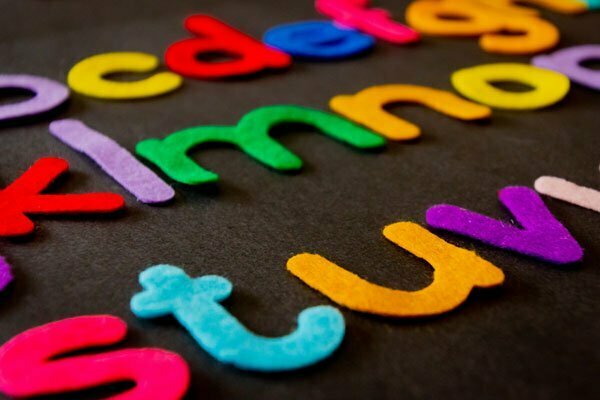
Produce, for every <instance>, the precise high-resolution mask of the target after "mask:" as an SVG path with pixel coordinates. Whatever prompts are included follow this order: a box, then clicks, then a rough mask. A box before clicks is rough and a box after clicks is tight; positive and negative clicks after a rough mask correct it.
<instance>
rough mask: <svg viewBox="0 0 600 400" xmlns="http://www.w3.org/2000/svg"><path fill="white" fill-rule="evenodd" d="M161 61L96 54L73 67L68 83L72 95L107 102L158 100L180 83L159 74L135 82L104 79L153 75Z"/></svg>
mask: <svg viewBox="0 0 600 400" xmlns="http://www.w3.org/2000/svg"><path fill="white" fill-rule="evenodd" d="M159 63H160V61H159V59H158V57H156V56H153V55H152V54H147V53H138V52H125V51H124V52H115V53H104V54H96V55H94V56H91V57H88V58H86V59H85V60H82V61H80V62H78V63H77V64H75V65H74V66H73V68H71V70H70V71H69V75H68V76H67V82H68V83H69V87H70V88H71V89H73V90H74V91H76V92H78V93H81V94H84V95H86V96H90V97H97V98H99V99H108V100H132V99H144V98H148V97H154V96H160V95H163V94H165V93H169V92H172V91H174V90H176V89H178V88H179V87H180V86H181V84H182V83H183V79H182V78H181V77H180V76H179V75H177V74H174V73H172V72H159V73H156V74H154V75H152V76H151V77H148V78H146V79H141V80H138V81H135V82H119V81H112V80H109V79H107V78H105V76H106V75H109V74H114V73H117V72H130V73H134V72H152V71H154V70H155V69H156V68H157V67H158V65H159Z"/></svg>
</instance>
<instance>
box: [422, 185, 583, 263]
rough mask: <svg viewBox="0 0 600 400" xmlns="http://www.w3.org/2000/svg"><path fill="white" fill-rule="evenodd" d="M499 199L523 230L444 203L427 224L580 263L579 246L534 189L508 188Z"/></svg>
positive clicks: (548, 257) (558, 260) (547, 257)
mask: <svg viewBox="0 0 600 400" xmlns="http://www.w3.org/2000/svg"><path fill="white" fill-rule="evenodd" d="M498 198H499V199H500V202H501V203H502V204H503V205H504V207H506V208H507V209H508V211H510V213H511V214H512V215H513V216H514V218H515V220H516V221H517V223H518V224H519V225H520V226H521V227H522V228H519V227H516V226H513V225H512V224H508V223H505V222H502V221H498V220H496V219H493V218H490V217H486V216H485V215H481V214H478V213H476V212H473V211H469V210H466V209H463V208H459V207H456V206H452V205H447V204H441V205H436V206H433V207H431V208H430V209H429V210H427V223H428V224H429V225H431V226H432V227H434V228H438V229H444V230H447V231H450V232H454V233H458V234H460V235H464V236H467V237H470V238H473V239H476V240H481V241H482V242H485V243H488V244H491V245H492V246H496V247H500V248H503V249H508V250H513V251H516V252H518V253H522V254H526V255H529V256H532V257H536V258H541V259H543V260H546V261H550V262H553V263H556V264H568V263H573V262H576V261H580V260H581V258H582V257H583V249H582V248H581V247H580V246H579V243H577V241H576V240H575V238H573V236H571V234H570V233H569V231H568V230H567V228H565V227H564V226H563V225H562V224H561V223H560V222H559V221H558V220H557V219H556V218H555V217H554V215H552V213H550V211H549V210H548V208H547V207H546V205H545V204H544V202H543V201H542V199H541V198H540V196H539V195H538V194H537V193H536V192H535V191H534V190H533V189H530V188H528V187H522V186H509V187H506V188H504V189H502V190H501V191H500V193H499V194H498Z"/></svg>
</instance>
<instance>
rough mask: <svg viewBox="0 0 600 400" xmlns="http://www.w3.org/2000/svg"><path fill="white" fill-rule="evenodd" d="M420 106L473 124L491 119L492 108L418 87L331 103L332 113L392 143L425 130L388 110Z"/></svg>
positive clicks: (384, 89) (370, 91)
mask: <svg viewBox="0 0 600 400" xmlns="http://www.w3.org/2000/svg"><path fill="white" fill-rule="evenodd" d="M400 102H402V103H417V104H421V105H423V106H425V107H428V108H431V109H433V110H436V111H439V112H441V113H442V114H445V115H448V116H450V117H454V118H457V119H461V120H464V121H473V120H480V119H484V118H488V117H489V116H490V115H491V113H492V112H491V110H490V108H489V107H486V106H481V105H479V104H476V103H472V102H470V101H467V100H464V99H462V98H460V97H458V96H456V95H454V94H452V93H450V92H447V91H444V90H437V89H433V88H429V87H425V86H416V85H400V84H396V85H380V86H372V87H370V88H367V89H363V90H361V91H360V92H358V93H356V94H354V95H338V96H335V97H334V98H332V99H331V100H330V101H329V106H330V107H331V109H332V110H334V111H335V112H337V113H338V114H341V115H343V116H344V117H346V118H348V119H350V120H352V121H354V122H356V123H359V124H362V125H365V126H366V127H368V128H369V129H372V130H374V131H375V132H378V133H380V134H382V135H383V136H385V137H386V138H387V139H390V140H411V139H415V138H417V137H419V136H420V135H421V129H420V128H419V127H418V126H417V125H414V124H412V123H410V122H408V121H406V120H404V119H402V118H399V117H397V116H395V115H393V114H391V113H389V112H387V111H386V110H385V108H384V107H385V106H386V105H389V104H392V103H400Z"/></svg>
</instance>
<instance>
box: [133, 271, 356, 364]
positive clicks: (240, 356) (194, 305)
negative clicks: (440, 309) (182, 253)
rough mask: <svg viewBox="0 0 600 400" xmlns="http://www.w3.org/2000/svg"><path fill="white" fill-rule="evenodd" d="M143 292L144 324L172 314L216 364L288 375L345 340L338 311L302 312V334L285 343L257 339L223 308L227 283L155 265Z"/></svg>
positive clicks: (140, 312)
mask: <svg viewBox="0 0 600 400" xmlns="http://www.w3.org/2000/svg"><path fill="white" fill-rule="evenodd" d="M140 284H141V285H142V287H143V288H144V292H142V293H139V294H137V295H135V296H134V297H133V298H132V299H131V310H132V311H133V313H134V314H135V315H137V316H138V317H141V318H156V317H160V316H164V315H168V314H173V315H174V316H175V318H176V319H177V320H178V321H179V322H180V323H181V324H182V325H183V326H184V327H185V328H186V329H187V330H188V331H189V333H190V334H191V335H192V337H193V338H194V339H195V340H196V341H197V342H198V344H199V345H200V346H201V347H202V348H203V349H204V350H206V351H207V352H208V353H209V354H210V355H211V356H213V357H214V358H216V359H217V360H219V361H221V362H223V363H227V364H232V365H233V366H235V367H238V368H242V369H247V370H254V371H263V372H271V371H286V370H293V369H298V368H302V367H306V366H309V365H312V364H314V363H316V362H319V361H321V360H323V359H325V358H327V357H329V356H330V355H331V353H333V352H334V351H335V350H336V349H337V348H338V347H339V345H340V344H341V342H342V340H343V338H344V332H345V322H344V317H343V316H342V314H341V313H340V312H339V311H338V310H337V309H335V308H333V307H328V306H318V307H311V308H307V309H305V310H303V311H302V312H301V313H300V315H299V316H298V328H297V329H296V330H295V331H294V332H292V333H290V334H289V335H286V336H282V337H277V338H273V337H268V338H267V337H264V336H258V335H256V334H254V333H252V332H251V331H249V330H248V329H247V328H246V327H245V326H243V325H242V324H241V323H240V322H239V321H238V320H237V319H236V318H235V317H234V316H232V315H231V314H230V313H229V312H228V311H227V310H226V309H225V308H223V307H222V306H221V305H220V304H219V302H221V301H223V300H225V299H227V298H228V297H229V296H230V294H231V291H232V285H231V282H229V281H228V280H227V279H225V278H223V277H221V276H216V275H206V276H203V277H200V278H195V279H191V278H190V277H189V276H188V275H187V274H186V273H185V272H184V271H183V270H182V269H181V268H178V267H174V266H172V265H155V266H153V267H150V268H148V269H147V270H145V271H144V272H142V273H141V274H140Z"/></svg>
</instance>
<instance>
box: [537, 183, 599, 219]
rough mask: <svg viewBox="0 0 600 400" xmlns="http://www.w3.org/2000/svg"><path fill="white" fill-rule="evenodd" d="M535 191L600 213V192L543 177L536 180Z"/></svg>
mask: <svg viewBox="0 0 600 400" xmlns="http://www.w3.org/2000/svg"><path fill="white" fill-rule="evenodd" d="M534 187H535V190H537V191H538V192H539V193H541V194H545V195H546V196H550V197H554V198H555V199H559V200H562V201H566V202H568V203H571V204H575V205H578V206H579V207H584V208H587V209H589V210H593V211H596V212H600V191H598V190H594V189H591V188H588V187H585V186H579V185H576V184H574V183H573V182H569V181H567V180H566V179H562V178H556V177H554V176H541V177H539V178H537V179H536V181H535V184H534Z"/></svg>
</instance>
